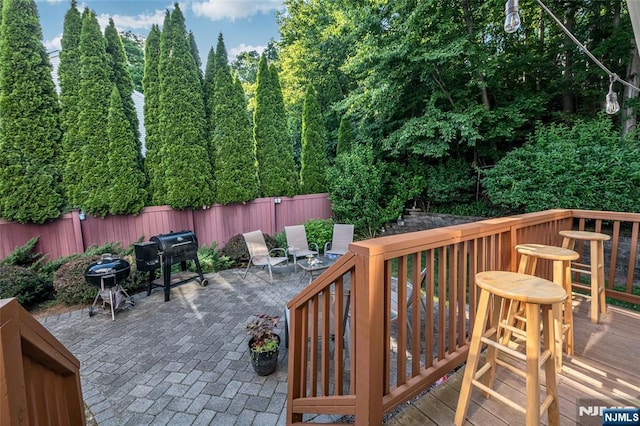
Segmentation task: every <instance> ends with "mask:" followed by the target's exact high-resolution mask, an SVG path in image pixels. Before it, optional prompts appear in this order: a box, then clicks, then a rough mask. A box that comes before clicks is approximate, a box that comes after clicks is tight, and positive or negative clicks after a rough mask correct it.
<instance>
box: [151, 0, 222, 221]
mask: <svg viewBox="0 0 640 426" xmlns="http://www.w3.org/2000/svg"><path fill="white" fill-rule="evenodd" d="M165 32H167V34H166V36H165V34H164V33H165ZM159 69H160V128H161V131H162V136H161V141H162V142H161V146H160V150H159V153H160V164H159V166H160V167H159V169H156V170H154V171H153V174H154V175H155V176H158V177H159V176H164V185H163V188H164V190H165V191H166V195H165V203H166V204H169V205H170V206H171V207H173V208H175V209H184V208H196V207H202V206H204V205H209V204H211V203H212V202H213V185H212V172H211V163H210V161H209V157H208V155H207V149H206V148H205V147H206V141H205V134H204V131H205V126H204V118H205V116H204V104H203V101H202V85H201V84H200V80H199V77H198V70H197V68H196V62H195V61H194V59H193V56H192V55H191V52H190V48H189V42H188V37H187V31H186V27H185V22H184V15H183V14H182V12H181V11H180V8H179V6H178V4H177V3H176V4H175V8H174V10H173V13H171V24H170V26H169V28H165V29H163V37H162V42H161V48H160V68H159Z"/></svg>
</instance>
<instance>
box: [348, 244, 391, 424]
mask: <svg viewBox="0 0 640 426" xmlns="http://www.w3.org/2000/svg"><path fill="white" fill-rule="evenodd" d="M356 271H358V273H357V274H356V279H355V284H356V291H357V294H358V297H357V298H356V300H355V303H356V304H357V305H356V307H355V313H356V316H357V318H356V321H355V324H356V330H355V334H356V348H357V352H356V365H357V366H358V368H357V369H356V386H355V389H356V416H355V418H356V425H379V424H382V415H383V414H384V413H383V410H382V398H383V395H384V388H383V386H384V378H383V377H384V375H383V374H382V372H383V371H384V369H385V366H384V358H383V356H384V342H383V338H384V333H383V330H384V260H383V257H382V256H375V257H369V256H366V255H361V254H359V255H358V256H357V258H356Z"/></svg>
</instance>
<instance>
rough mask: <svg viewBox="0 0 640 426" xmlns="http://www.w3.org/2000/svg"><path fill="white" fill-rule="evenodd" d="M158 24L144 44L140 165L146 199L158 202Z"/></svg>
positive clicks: (160, 198)
mask: <svg viewBox="0 0 640 426" xmlns="http://www.w3.org/2000/svg"><path fill="white" fill-rule="evenodd" d="M160 36H161V35H160V28H159V27H158V26H157V25H152V26H151V31H150V32H149V37H147V43H146V45H145V47H144V77H143V78H142V86H143V87H144V129H145V138H144V142H145V149H146V152H145V161H144V168H145V172H146V175H147V179H148V186H147V188H148V190H147V193H148V195H149V198H150V201H151V202H152V203H153V204H162V196H161V195H162V194H163V193H164V192H163V191H162V180H161V179H159V178H158V177H156V176H155V175H154V174H153V171H154V170H158V169H159V167H160V166H159V163H160V149H159V148H160V136H161V132H160V127H159V126H160V77H159V75H158V64H159V63H160Z"/></svg>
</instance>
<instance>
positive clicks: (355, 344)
mask: <svg viewBox="0 0 640 426" xmlns="http://www.w3.org/2000/svg"><path fill="white" fill-rule="evenodd" d="M639 224H640V214H628V213H624V214H623V213H614V212H593V211H577V210H550V211H545V212H539V213H531V214H525V215H520V216H511V217H505V218H497V219H489V220H484V221H480V222H474V223H469V224H464V225H456V226H451V227H445V228H438V229H433V230H428V231H421V232H414V233H409V234H402V235H394V236H388V237H381V238H376V239H371V240H366V241H359V242H356V243H353V244H351V245H350V249H349V253H348V254H346V255H345V256H343V257H342V258H341V259H340V260H339V261H338V262H336V264H335V265H333V266H332V267H331V268H329V269H328V270H327V271H326V272H325V273H323V274H322V275H321V276H320V277H319V278H318V279H316V280H315V281H313V282H312V283H311V284H310V285H309V286H308V287H307V288H306V289H305V290H304V291H302V292H301V293H300V294H298V295H297V296H296V297H295V298H294V299H292V300H291V301H290V302H289V304H288V307H289V309H290V312H291V322H290V329H291V333H290V336H291V337H290V344H289V369H288V373H289V384H288V385H289V388H288V390H289V393H288V406H287V423H288V424H294V423H299V422H302V421H309V420H313V419H315V418H313V417H311V416H310V415H312V414H313V415H316V414H330V415H353V416H355V421H356V424H381V423H382V419H383V415H384V413H386V412H388V411H390V410H392V409H393V408H395V407H397V406H398V405H399V404H401V403H403V402H405V401H407V400H409V399H411V398H412V397H414V396H416V395H417V394H419V393H420V392H422V391H423V390H425V389H427V388H428V387H430V386H431V385H433V384H434V383H436V381H438V380H439V379H440V378H442V377H443V376H444V375H445V374H447V373H448V372H450V371H452V370H454V369H455V368H456V367H458V366H460V365H461V364H462V363H463V362H464V361H465V360H466V356H467V349H468V347H467V346H468V335H469V331H470V330H471V329H472V327H473V322H474V319H475V318H474V314H475V310H476V301H477V300H476V299H477V298H476V296H477V292H476V286H475V284H474V281H473V277H474V276H475V274H476V273H478V272H481V271H484V270H494V269H499V270H511V271H515V269H516V265H517V263H516V261H517V258H516V251H515V245H516V244H519V243H539V244H550V245H560V244H561V238H560V236H559V234H558V232H559V231H561V230H566V229H592V230H595V231H599V232H605V233H609V234H610V235H611V236H612V240H611V241H610V242H609V244H607V245H606V246H605V259H606V260H607V263H606V265H605V274H607V277H608V282H607V296H608V297H612V298H615V299H618V300H622V301H627V302H632V303H638V304H640V296H637V295H634V294H633V292H632V288H633V285H634V284H633V283H634V282H635V280H636V274H635V255H636V250H635V247H636V246H637V243H638V228H639ZM623 244H629V246H630V249H629V254H630V256H629V258H628V260H624V261H620V259H622V256H621V253H622V251H623V250H621V249H620V247H621V246H622V245H623ZM577 250H578V251H580V252H581V254H582V255H583V257H588V253H584V251H583V247H581V246H578V248H577ZM425 268H426V269H425ZM423 269H425V270H426V273H425V274H424V279H423V278H422V275H421V271H422V270H423ZM538 273H539V274H541V275H542V276H545V277H547V278H551V265H548V264H545V263H544V262H541V263H540V265H539V269H538ZM620 276H621V277H623V278H624V282H620V280H619V279H618V277H620ZM616 280H617V281H616ZM614 281H615V284H616V287H615V288H614ZM418 283H419V284H418ZM619 285H621V286H619ZM576 287H577V288H579V287H580V283H577V284H576ZM585 288H587V287H585ZM325 295H328V296H329V297H325ZM319 419H320V418H319ZM325 420H326V418H325ZM329 421H330V420H329Z"/></svg>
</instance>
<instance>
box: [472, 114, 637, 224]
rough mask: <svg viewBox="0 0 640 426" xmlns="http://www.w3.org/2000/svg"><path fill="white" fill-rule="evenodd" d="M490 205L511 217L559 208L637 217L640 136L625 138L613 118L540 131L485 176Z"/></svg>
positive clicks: (487, 171) (580, 122) (603, 118)
mask: <svg viewBox="0 0 640 426" xmlns="http://www.w3.org/2000/svg"><path fill="white" fill-rule="evenodd" d="M484 186H485V188H486V191H487V195H488V196H489V199H490V200H491V201H492V202H493V203H494V204H496V205H498V206H502V207H504V208H507V209H508V210H510V211H516V212H520V211H526V212H531V211H538V210H546V209H553V208H567V209H588V210H610V211H621V212H634V211H637V209H638V205H640V150H639V148H638V135H637V134H630V135H628V136H626V137H620V136H619V135H618V134H617V132H616V131H614V130H613V129H612V125H611V122H610V120H609V119H608V118H606V117H602V118H599V119H594V120H588V121H578V122H576V123H575V125H574V126H572V127H569V126H567V125H564V124H552V125H548V126H541V127H539V128H538V129H537V130H536V132H535V134H534V136H532V137H531V138H530V139H529V141H528V142H527V143H526V144H525V145H524V146H523V147H522V148H518V149H515V150H513V151H511V152H509V153H508V154H507V155H506V156H505V157H504V158H502V159H501V160H500V161H499V162H498V163H496V165H495V167H493V168H492V169H489V170H486V171H485V177H484Z"/></svg>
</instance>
